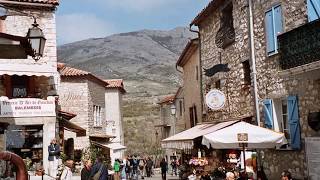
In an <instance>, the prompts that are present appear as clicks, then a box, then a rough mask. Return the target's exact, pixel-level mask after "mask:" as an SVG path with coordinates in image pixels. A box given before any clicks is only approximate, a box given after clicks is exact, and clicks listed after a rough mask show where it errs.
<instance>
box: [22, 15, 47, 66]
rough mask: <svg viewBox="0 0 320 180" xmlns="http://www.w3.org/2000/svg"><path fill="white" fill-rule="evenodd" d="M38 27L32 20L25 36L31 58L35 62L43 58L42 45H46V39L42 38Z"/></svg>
mask: <svg viewBox="0 0 320 180" xmlns="http://www.w3.org/2000/svg"><path fill="white" fill-rule="evenodd" d="M38 26H39V24H38V23H37V21H36V20H35V19H34V23H33V24H32V28H30V29H29V30H28V34H27V38H28V40H29V42H30V44H31V47H32V50H33V56H32V58H33V59H34V60H36V61H38V60H39V59H40V58H41V57H42V56H43V52H44V45H45V43H46V38H45V37H44V35H43V32H42V30H41V29H40V28H39V27H38Z"/></svg>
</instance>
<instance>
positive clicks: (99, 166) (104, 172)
mask: <svg viewBox="0 0 320 180" xmlns="http://www.w3.org/2000/svg"><path fill="white" fill-rule="evenodd" d="M99 171H100V177H99V180H108V169H107V167H106V166H105V165H104V164H103V162H102V158H101V157H98V158H97V159H96V162H95V163H94V165H93V167H92V169H91V173H90V177H91V178H93V177H94V175H95V174H96V173H99Z"/></svg>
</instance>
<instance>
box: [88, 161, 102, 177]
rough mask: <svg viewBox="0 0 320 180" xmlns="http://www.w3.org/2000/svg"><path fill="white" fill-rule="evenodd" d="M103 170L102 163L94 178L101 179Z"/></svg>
mask: <svg viewBox="0 0 320 180" xmlns="http://www.w3.org/2000/svg"><path fill="white" fill-rule="evenodd" d="M101 172H102V164H101V166H100V169H99V171H98V172H97V173H96V174H95V175H94V176H93V177H92V178H91V179H92V180H99V178H100V176H101Z"/></svg>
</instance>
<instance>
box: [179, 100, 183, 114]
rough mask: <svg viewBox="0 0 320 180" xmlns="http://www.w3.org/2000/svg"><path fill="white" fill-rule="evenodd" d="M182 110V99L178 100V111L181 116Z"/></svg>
mask: <svg viewBox="0 0 320 180" xmlns="http://www.w3.org/2000/svg"><path fill="white" fill-rule="evenodd" d="M182 111H183V109H182V101H181V100H180V101H179V112H180V116H182Z"/></svg>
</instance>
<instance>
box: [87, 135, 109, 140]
mask: <svg viewBox="0 0 320 180" xmlns="http://www.w3.org/2000/svg"><path fill="white" fill-rule="evenodd" d="M89 138H97V139H110V138H115V136H112V135H108V134H90V135H89Z"/></svg>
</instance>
